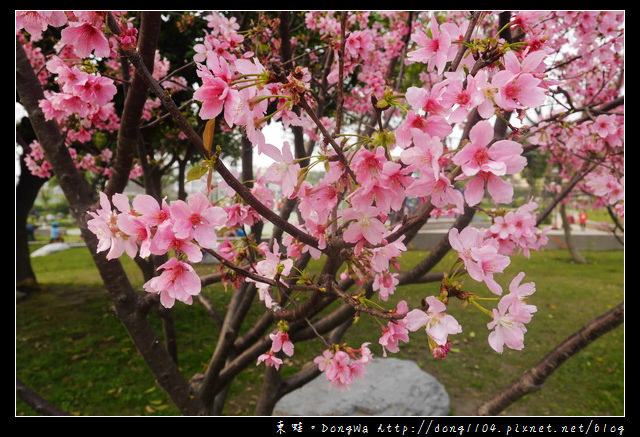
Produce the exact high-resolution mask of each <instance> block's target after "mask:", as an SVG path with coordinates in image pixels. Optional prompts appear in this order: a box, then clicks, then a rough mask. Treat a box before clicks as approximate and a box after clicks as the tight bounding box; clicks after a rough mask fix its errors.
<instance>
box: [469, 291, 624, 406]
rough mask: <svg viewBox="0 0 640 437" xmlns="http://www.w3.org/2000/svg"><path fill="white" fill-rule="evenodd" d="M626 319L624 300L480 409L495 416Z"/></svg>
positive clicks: (533, 389)
mask: <svg viewBox="0 0 640 437" xmlns="http://www.w3.org/2000/svg"><path fill="white" fill-rule="evenodd" d="M623 321H624V302H623V303H620V304H619V305H618V306H616V307H615V308H613V309H612V310H610V311H608V312H607V313H605V314H603V315H601V316H599V317H597V318H595V319H593V320H592V321H590V322H589V323H588V324H587V325H586V326H585V327H584V328H582V329H581V330H579V331H577V332H575V333H574V334H572V335H571V336H569V337H567V338H566V339H565V340H564V341H563V342H562V343H560V344H559V345H558V346H557V347H556V348H555V349H554V350H552V351H551V352H550V353H549V354H547V355H546V356H545V357H544V358H543V359H542V360H540V361H539V362H538V363H537V364H536V365H535V366H533V367H532V368H531V369H529V370H527V371H526V372H524V373H523V374H522V376H520V378H518V379H517V380H516V381H515V382H513V383H512V384H511V385H510V386H509V387H507V388H506V389H504V390H503V391H502V392H500V393H498V394H497V395H496V396H494V397H493V398H492V399H490V400H489V401H487V402H485V403H483V404H482V405H481V406H480V407H479V408H478V411H477V413H478V415H480V416H495V415H497V414H498V413H500V412H501V411H503V410H504V409H505V408H507V407H508V406H509V405H511V404H512V403H514V402H515V401H516V400H518V399H520V398H521V397H523V396H525V395H527V394H529V393H532V392H534V391H536V390H539V389H540V387H541V386H542V384H543V383H544V381H545V380H546V379H547V378H548V377H549V376H550V375H551V374H552V373H553V372H554V371H555V370H556V369H557V368H558V367H560V366H561V365H562V364H563V363H564V362H565V361H567V360H568V359H569V358H571V357H572V356H574V355H575V354H577V353H578V352H579V351H581V350H582V349H584V348H585V347H587V346H588V345H590V344H591V343H592V342H593V341H595V340H596V339H597V338H599V337H601V336H602V335H604V334H606V333H607V332H609V331H611V330H613V329H614V328H616V327H618V326H619V325H621V324H622V322H623Z"/></svg>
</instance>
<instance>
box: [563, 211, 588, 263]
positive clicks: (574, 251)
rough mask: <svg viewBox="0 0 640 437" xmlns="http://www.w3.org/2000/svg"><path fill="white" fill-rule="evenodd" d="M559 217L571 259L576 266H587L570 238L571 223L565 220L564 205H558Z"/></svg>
mask: <svg viewBox="0 0 640 437" xmlns="http://www.w3.org/2000/svg"><path fill="white" fill-rule="evenodd" d="M560 217H562V230H563V231H564V241H565V243H566V244H567V250H568V251H569V254H570V255H571V259H572V260H573V262H575V263H577V264H587V260H586V259H585V258H584V257H583V256H582V255H580V252H578V249H576V246H575V244H574V242H573V237H572V236H571V223H569V219H568V218H567V208H566V206H565V204H564V203H562V204H560Z"/></svg>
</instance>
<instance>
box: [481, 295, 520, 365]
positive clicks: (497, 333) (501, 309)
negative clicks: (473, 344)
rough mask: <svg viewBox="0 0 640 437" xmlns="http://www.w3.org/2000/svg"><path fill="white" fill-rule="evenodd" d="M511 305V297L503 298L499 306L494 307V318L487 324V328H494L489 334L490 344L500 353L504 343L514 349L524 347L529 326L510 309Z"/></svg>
mask: <svg viewBox="0 0 640 437" xmlns="http://www.w3.org/2000/svg"><path fill="white" fill-rule="evenodd" d="M505 297H506V296H505ZM510 307H511V305H510V302H509V299H507V300H505V298H503V299H501V300H500V302H498V308H494V309H493V320H492V321H491V322H489V323H488V324H487V329H493V331H492V332H491V333H490V334H489V345H490V346H491V348H492V349H493V350H495V351H496V352H498V353H499V354H501V353H502V352H503V349H504V345H507V347H509V348H511V349H514V350H522V349H523V348H524V334H525V333H526V332H527V328H526V327H525V326H524V323H523V322H522V321H521V320H520V318H519V317H518V315H514V314H512V313H511V312H510V311H509V309H510Z"/></svg>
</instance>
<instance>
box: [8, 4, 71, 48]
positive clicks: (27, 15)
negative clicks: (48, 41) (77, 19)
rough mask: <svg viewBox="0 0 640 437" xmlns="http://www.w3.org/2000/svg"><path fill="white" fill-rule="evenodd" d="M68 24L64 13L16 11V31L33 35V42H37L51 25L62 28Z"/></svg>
mask: <svg viewBox="0 0 640 437" xmlns="http://www.w3.org/2000/svg"><path fill="white" fill-rule="evenodd" d="M65 24H67V16H66V15H65V13H64V12H63V11H16V29H24V30H26V31H27V32H29V33H30V34H31V40H32V41H37V40H39V39H40V38H41V37H42V32H44V31H45V30H47V28H48V27H49V25H51V26H53V27H61V26H64V25H65Z"/></svg>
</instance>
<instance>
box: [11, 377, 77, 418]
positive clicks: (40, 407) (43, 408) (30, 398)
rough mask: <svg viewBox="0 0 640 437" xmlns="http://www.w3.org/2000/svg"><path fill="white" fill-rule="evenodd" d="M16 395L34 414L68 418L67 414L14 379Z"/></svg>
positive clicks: (17, 379)
mask: <svg viewBox="0 0 640 437" xmlns="http://www.w3.org/2000/svg"><path fill="white" fill-rule="evenodd" d="M16 395H17V396H18V397H19V398H20V399H21V400H22V401H23V402H24V403H26V404H27V405H29V406H30V407H31V408H32V409H33V410H34V411H35V412H36V413H40V414H43V415H45V416H69V413H67V412H66V411H64V410H62V409H61V408H59V407H57V406H56V405H53V404H52V403H51V402H49V401H47V400H46V399H44V398H43V397H42V396H40V395H39V394H38V393H36V392H35V391H33V390H32V389H31V388H29V387H28V386H27V385H26V384H25V383H24V382H22V381H21V380H20V379H19V378H16Z"/></svg>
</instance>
